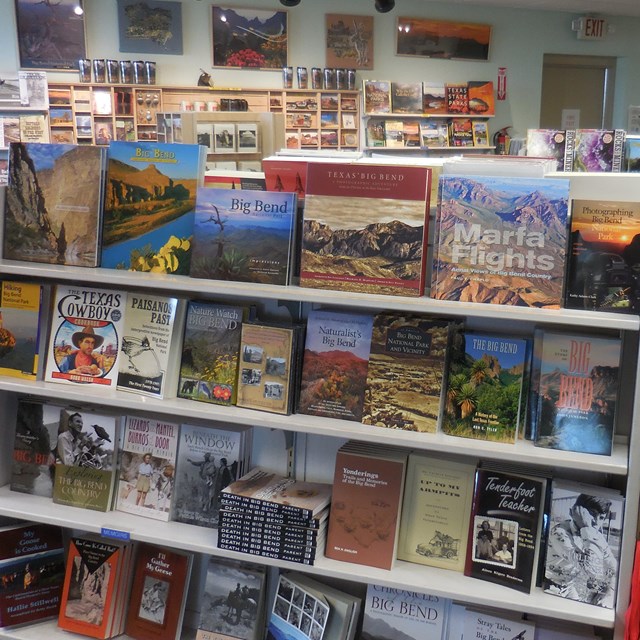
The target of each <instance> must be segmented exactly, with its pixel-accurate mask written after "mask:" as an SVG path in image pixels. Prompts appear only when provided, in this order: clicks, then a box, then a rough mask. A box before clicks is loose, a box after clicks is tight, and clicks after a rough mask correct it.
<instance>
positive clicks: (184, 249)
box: [101, 142, 205, 275]
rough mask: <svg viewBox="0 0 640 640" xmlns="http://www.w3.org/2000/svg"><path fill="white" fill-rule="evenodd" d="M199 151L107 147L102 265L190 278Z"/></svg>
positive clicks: (129, 144)
mask: <svg viewBox="0 0 640 640" xmlns="http://www.w3.org/2000/svg"><path fill="white" fill-rule="evenodd" d="M203 149H204V147H201V146H199V145H196V144H168V143H164V144H163V143H155V142H112V143H111V144H110V145H109V153H108V166H107V177H106V188H105V201H104V221H103V227H102V228H103V237H102V261H101V266H102V267H107V268H111V269H128V270H130V271H154V272H160V273H175V274H182V275H188V274H189V262H190V257H191V237H192V235H193V213H194V209H195V204H196V188H197V187H198V186H200V185H201V184H202V180H203V176H204V164H203V160H204V157H205V156H204V153H203V151H202V150H203Z"/></svg>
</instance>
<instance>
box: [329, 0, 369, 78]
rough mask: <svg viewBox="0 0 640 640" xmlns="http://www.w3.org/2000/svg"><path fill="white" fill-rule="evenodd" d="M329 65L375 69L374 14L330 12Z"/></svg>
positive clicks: (333, 66) (332, 66)
mask: <svg viewBox="0 0 640 640" xmlns="http://www.w3.org/2000/svg"><path fill="white" fill-rule="evenodd" d="M326 18H327V67H330V68H345V69H373V16H350V15H344V14H341V13H328V14H327V16H326Z"/></svg>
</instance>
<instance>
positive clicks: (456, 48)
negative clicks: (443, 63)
mask: <svg viewBox="0 0 640 640" xmlns="http://www.w3.org/2000/svg"><path fill="white" fill-rule="evenodd" d="M397 27H398V28H397V29H396V55H397V56H417V57H420V58H441V59H445V60H484V61H486V60H488V59H489V45H490V43H491V25H488V24H473V23H469V22H452V21H446V20H430V19H428V18H404V17H399V18H398V21H397Z"/></svg>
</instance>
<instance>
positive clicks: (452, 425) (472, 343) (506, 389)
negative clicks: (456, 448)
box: [442, 332, 527, 444]
mask: <svg viewBox="0 0 640 640" xmlns="http://www.w3.org/2000/svg"><path fill="white" fill-rule="evenodd" d="M526 361H527V341H526V339H524V338H511V337H507V336H503V335H499V334H490V333H473V332H461V333H460V334H459V335H458V336H457V337H456V341H455V347H454V348H453V349H452V350H451V358H450V360H449V366H448V369H447V382H446V386H445V410H444V414H443V418H442V431H443V432H444V433H446V434H448V435H451V436H458V437H463V438H476V439H478V440H491V441H494V442H505V443H510V444H515V442H516V440H517V438H518V431H519V418H520V414H521V406H522V403H523V402H524V397H523V384H524V370H525V365H526Z"/></svg>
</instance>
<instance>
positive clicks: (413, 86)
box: [391, 82, 422, 114]
mask: <svg viewBox="0 0 640 640" xmlns="http://www.w3.org/2000/svg"><path fill="white" fill-rule="evenodd" d="M391 112H392V113H417V114H421V113H422V83H421V82H392V83H391Z"/></svg>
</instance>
